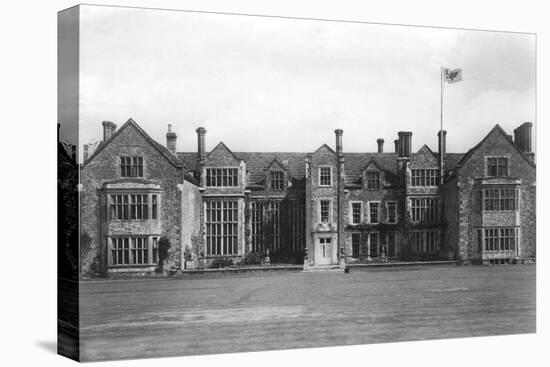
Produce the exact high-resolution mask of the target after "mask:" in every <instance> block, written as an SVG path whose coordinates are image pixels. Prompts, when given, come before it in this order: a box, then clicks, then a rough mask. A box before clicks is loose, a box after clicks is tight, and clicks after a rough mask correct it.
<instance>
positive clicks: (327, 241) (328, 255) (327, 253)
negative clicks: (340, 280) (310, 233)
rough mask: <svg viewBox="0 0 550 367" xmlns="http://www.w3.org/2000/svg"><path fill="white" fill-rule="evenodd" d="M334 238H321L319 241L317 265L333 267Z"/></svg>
mask: <svg viewBox="0 0 550 367" xmlns="http://www.w3.org/2000/svg"><path fill="white" fill-rule="evenodd" d="M333 246H334V244H333V243H332V237H319V239H318V240H317V256H318V260H317V264H318V265H332V263H333V259H334V247H333Z"/></svg>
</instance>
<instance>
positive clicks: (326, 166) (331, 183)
mask: <svg viewBox="0 0 550 367" xmlns="http://www.w3.org/2000/svg"><path fill="white" fill-rule="evenodd" d="M326 168H328V169H329V179H330V184H328V185H327V184H323V183H322V182H323V181H322V179H321V178H322V177H323V176H322V173H323V169H326ZM318 170H319V175H318V179H319V187H332V186H333V182H334V180H333V179H332V177H333V175H332V166H329V165H320V166H319V169H318Z"/></svg>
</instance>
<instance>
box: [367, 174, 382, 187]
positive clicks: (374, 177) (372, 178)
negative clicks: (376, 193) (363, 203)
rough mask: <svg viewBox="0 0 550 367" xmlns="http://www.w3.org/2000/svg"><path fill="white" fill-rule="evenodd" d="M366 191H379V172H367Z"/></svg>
mask: <svg viewBox="0 0 550 367" xmlns="http://www.w3.org/2000/svg"><path fill="white" fill-rule="evenodd" d="M367 190H380V172H378V171H368V172H367Z"/></svg>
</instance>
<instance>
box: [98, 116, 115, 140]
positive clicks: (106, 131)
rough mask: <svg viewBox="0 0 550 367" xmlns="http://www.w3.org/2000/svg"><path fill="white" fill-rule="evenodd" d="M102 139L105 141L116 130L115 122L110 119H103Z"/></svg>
mask: <svg viewBox="0 0 550 367" xmlns="http://www.w3.org/2000/svg"><path fill="white" fill-rule="evenodd" d="M101 124H102V125H103V141H107V140H109V139H110V138H111V136H113V134H114V133H115V130H116V124H115V123H114V122H111V121H103V122H102V123H101Z"/></svg>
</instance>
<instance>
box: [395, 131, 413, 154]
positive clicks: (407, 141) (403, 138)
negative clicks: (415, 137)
mask: <svg viewBox="0 0 550 367" xmlns="http://www.w3.org/2000/svg"><path fill="white" fill-rule="evenodd" d="M397 136H398V137H399V157H400V158H410V156H411V145H412V132H410V131H400V132H398V133H397Z"/></svg>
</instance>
